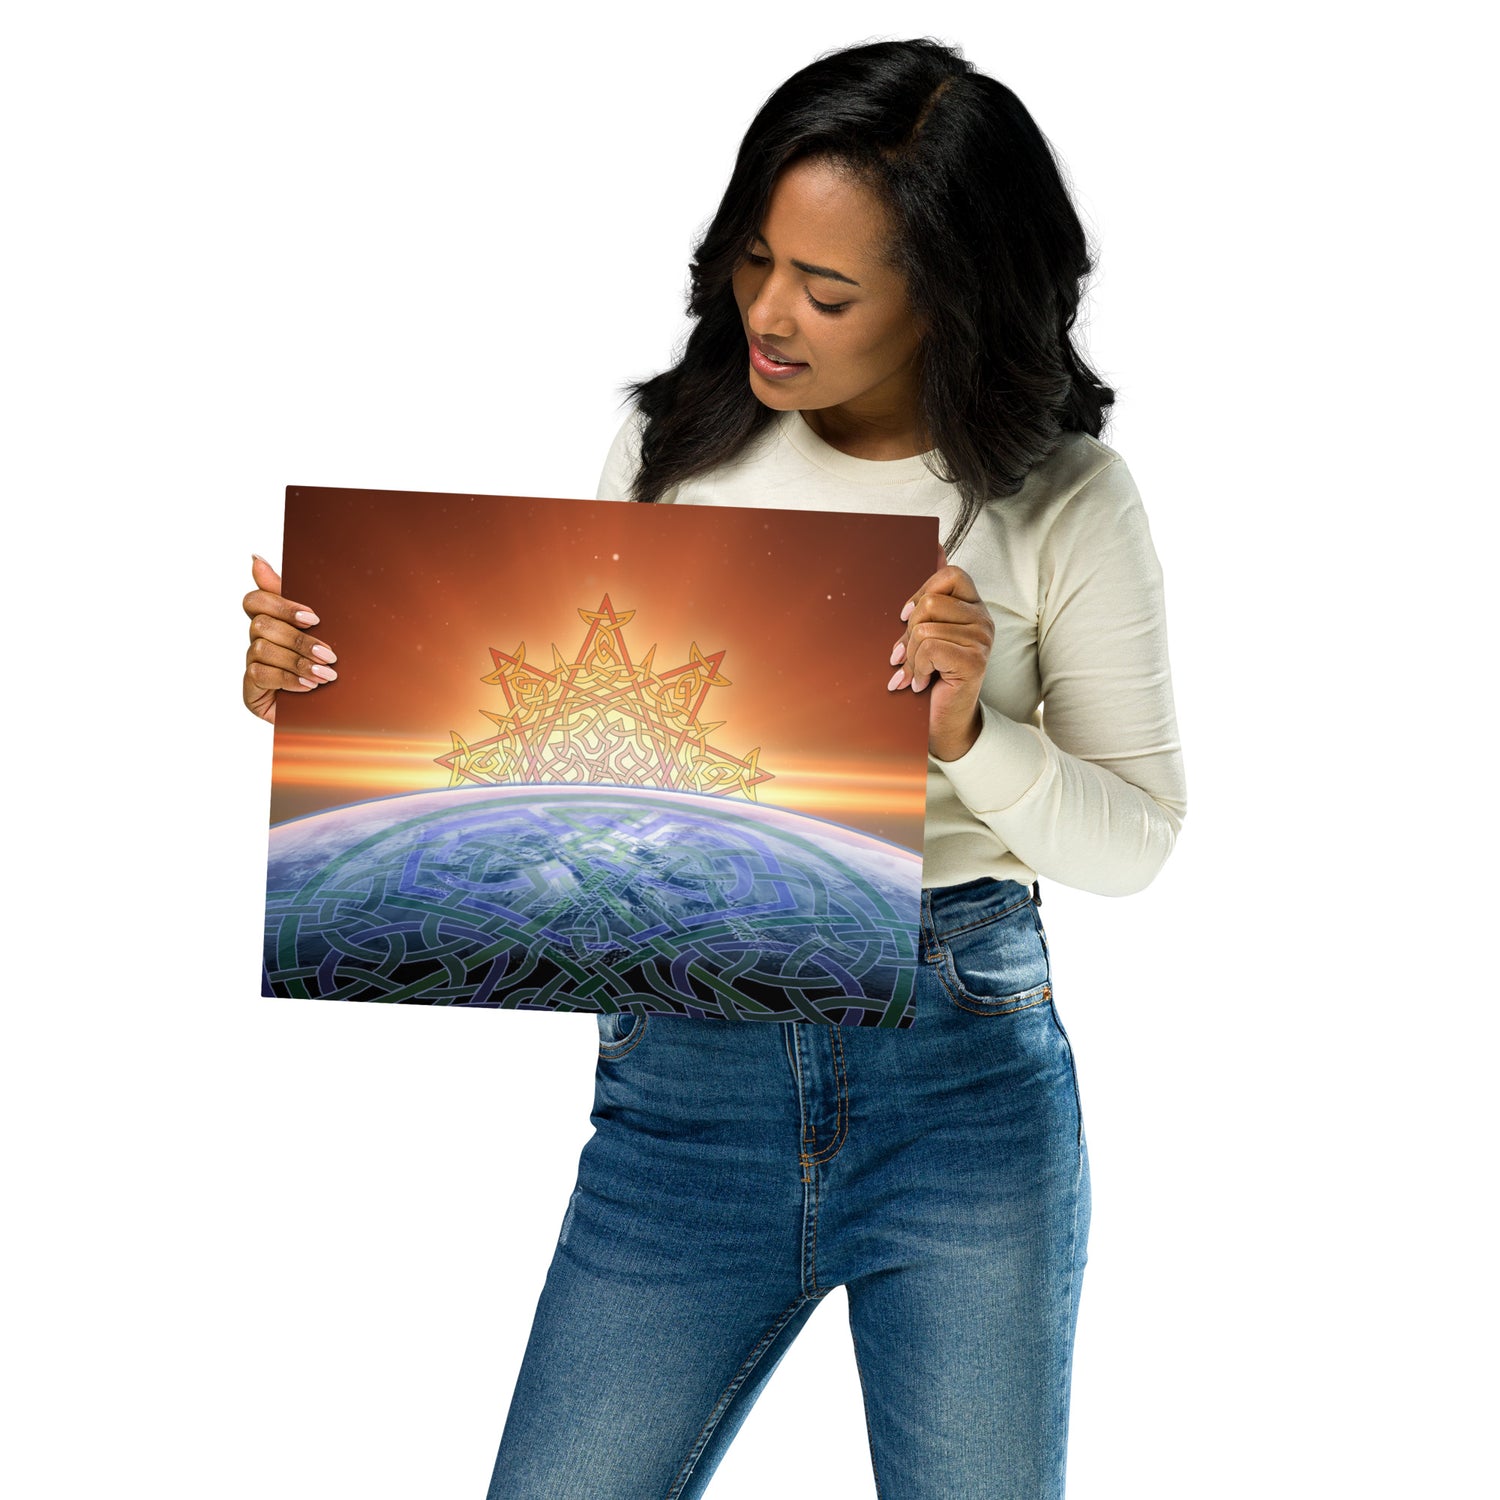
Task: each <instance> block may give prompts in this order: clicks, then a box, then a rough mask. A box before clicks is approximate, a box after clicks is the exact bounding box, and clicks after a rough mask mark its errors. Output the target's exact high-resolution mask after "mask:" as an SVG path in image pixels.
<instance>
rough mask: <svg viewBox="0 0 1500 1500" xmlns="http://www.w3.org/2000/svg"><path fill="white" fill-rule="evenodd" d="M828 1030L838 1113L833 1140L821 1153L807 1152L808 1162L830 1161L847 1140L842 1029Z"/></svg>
mask: <svg viewBox="0 0 1500 1500" xmlns="http://www.w3.org/2000/svg"><path fill="white" fill-rule="evenodd" d="M828 1030H829V1032H830V1033H831V1034H832V1037H833V1054H834V1058H833V1069H834V1076H835V1077H836V1078H837V1080H838V1092H839V1112H838V1117H837V1123H836V1124H835V1125H834V1127H833V1139H832V1140H831V1141H830V1142H829V1143H828V1145H826V1146H824V1147H823V1149H822V1150H821V1151H814V1152H809V1153H808V1154H807V1155H806V1156H805V1157H804V1160H805V1161H809V1162H824V1161H832V1160H833V1158H834V1157H835V1156H837V1155H838V1154H839V1152H840V1151H842V1150H843V1149H844V1142H845V1141H846V1140H847V1139H848V1138H849V1073H848V1069H847V1068H846V1067H845V1065H844V1034H843V1028H842V1027H841V1026H830V1027H829V1028H828Z"/></svg>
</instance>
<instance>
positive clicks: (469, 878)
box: [262, 785, 922, 1027]
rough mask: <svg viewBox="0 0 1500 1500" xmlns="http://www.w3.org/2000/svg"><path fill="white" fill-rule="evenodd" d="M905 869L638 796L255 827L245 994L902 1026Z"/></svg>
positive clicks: (447, 805) (546, 799) (716, 807)
mask: <svg viewBox="0 0 1500 1500" xmlns="http://www.w3.org/2000/svg"><path fill="white" fill-rule="evenodd" d="M921 874H922V862H921V859H920V857H919V856H917V855H916V854H914V853H912V852H911V851H909V850H906V849H903V848H901V847H900V846H898V845H895V844H888V843H885V842H883V841H882V840H879V839H876V838H873V837H870V836H869V835H866V834H862V833H858V832H855V831H854V830H851V829H846V828H843V827H841V826H839V825H837V824H833V823H827V822H824V821H822V820H820V819H817V818H810V817H803V816H800V815H798V814H796V813H791V812H787V811H786V810H784V809H779V808H773V807H767V806H764V805H756V804H752V803H743V802H739V803H736V802H729V801H727V800H725V799H723V798H718V797H712V796H706V795H701V794H694V793H684V792H670V791H663V790H659V789H655V788H610V787H598V786H583V787H560V786H535V785H522V786H504V787H487V788H456V789H452V790H447V791H439V792H421V793H413V794H411V795H409V796H404V797H390V798H384V799H380V800H378V801H374V802H367V803H360V804H356V805H354V806H352V807H345V808H336V809H333V810H331V811H329V812H324V813H319V814H316V815H314V816H312V817H309V818H301V819H295V820H293V821H291V822H289V823H283V824H279V825H277V826H276V827H275V828H273V829H272V831H271V855H270V864H269V871H268V882H267V899H266V937H265V968H264V976H263V984H262V991H263V993H265V994H267V995H281V996H292V997H303V998H313V999H324V1000H360V1001H381V1002H386V1003H403V1004H418V1005H463V1006H483V1007H488V1008H492V1009H518V1010H558V1011H619V1010H630V1011H636V1012H643V1011H664V1012H668V1013H673V1014H678V1015H689V1016H711V1017H720V1018H725V1019H743V1020H772V1021H810V1022H821V1023H824V1024H836V1025H855V1026H891V1027H902V1026H910V1025H911V1024H913V1022H914V1020H915V1013H914V1010H913V1007H912V1004H911V1001H912V996H913V993H914V990H915V977H916V963H917V957H918V955H917V930H918V912H919V906H920V899H921V897H920V892H921Z"/></svg>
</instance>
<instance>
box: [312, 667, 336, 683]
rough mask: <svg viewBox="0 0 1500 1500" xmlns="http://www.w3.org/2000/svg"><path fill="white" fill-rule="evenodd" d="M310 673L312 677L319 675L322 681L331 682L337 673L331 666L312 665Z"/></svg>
mask: <svg viewBox="0 0 1500 1500" xmlns="http://www.w3.org/2000/svg"><path fill="white" fill-rule="evenodd" d="M312 674H313V676H314V677H321V678H322V679H323V681H324V682H332V681H333V679H334V678H335V677H337V676H338V675H339V674H338V673H337V672H335V671H334V670H333V668H332V667H314V668H313V669H312Z"/></svg>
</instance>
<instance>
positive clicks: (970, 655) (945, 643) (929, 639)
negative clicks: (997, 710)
mask: <svg viewBox="0 0 1500 1500" xmlns="http://www.w3.org/2000/svg"><path fill="white" fill-rule="evenodd" d="M991 644H992V641H991V638H990V635H989V634H988V633H981V634H977V635H976V634H975V633H973V632H971V631H963V632H958V631H953V630H951V628H950V633H949V634H946V635H943V634H931V633H929V634H919V635H917V636H916V637H915V638H914V641H913V644H912V648H911V652H910V654H909V656H908V657H907V658H906V659H905V660H903V662H902V664H901V665H900V666H899V667H898V668H897V669H896V672H895V675H894V676H892V678H891V680H890V681H889V682H888V683H887V684H886V687H887V688H888V689H889V690H890V691H892V692H894V691H896V690H897V689H900V688H904V687H910V688H911V689H912V690H913V691H914V692H918V693H920V692H921V691H922V690H923V689H924V688H925V687H926V686H927V684H928V682H929V681H930V680H931V679H932V678H933V677H934V676H936V675H938V674H939V673H941V675H943V676H944V677H951V678H954V679H955V680H957V681H966V680H968V679H970V678H982V677H983V676H984V672H985V667H986V666H987V664H988V662H989V657H990V646H991Z"/></svg>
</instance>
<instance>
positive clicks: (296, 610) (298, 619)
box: [241, 589, 318, 625]
mask: <svg viewBox="0 0 1500 1500" xmlns="http://www.w3.org/2000/svg"><path fill="white" fill-rule="evenodd" d="M241 603H242V604H243V606H244V610H245V613H246V614H247V615H270V616H272V618H274V619H277V620H285V621H287V622H288V623H289V624H292V625H316V624H317V623H318V617H317V615H316V614H314V613H313V611H312V610H310V609H309V608H308V607H307V606H306V605H305V604H298V603H297V602H296V600H295V599H283V598H282V596H281V595H280V594H273V593H270V592H268V591H267V590H266V589H251V590H250V592H249V593H248V594H246V595H245V597H244V599H243V600H242V601H241Z"/></svg>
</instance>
